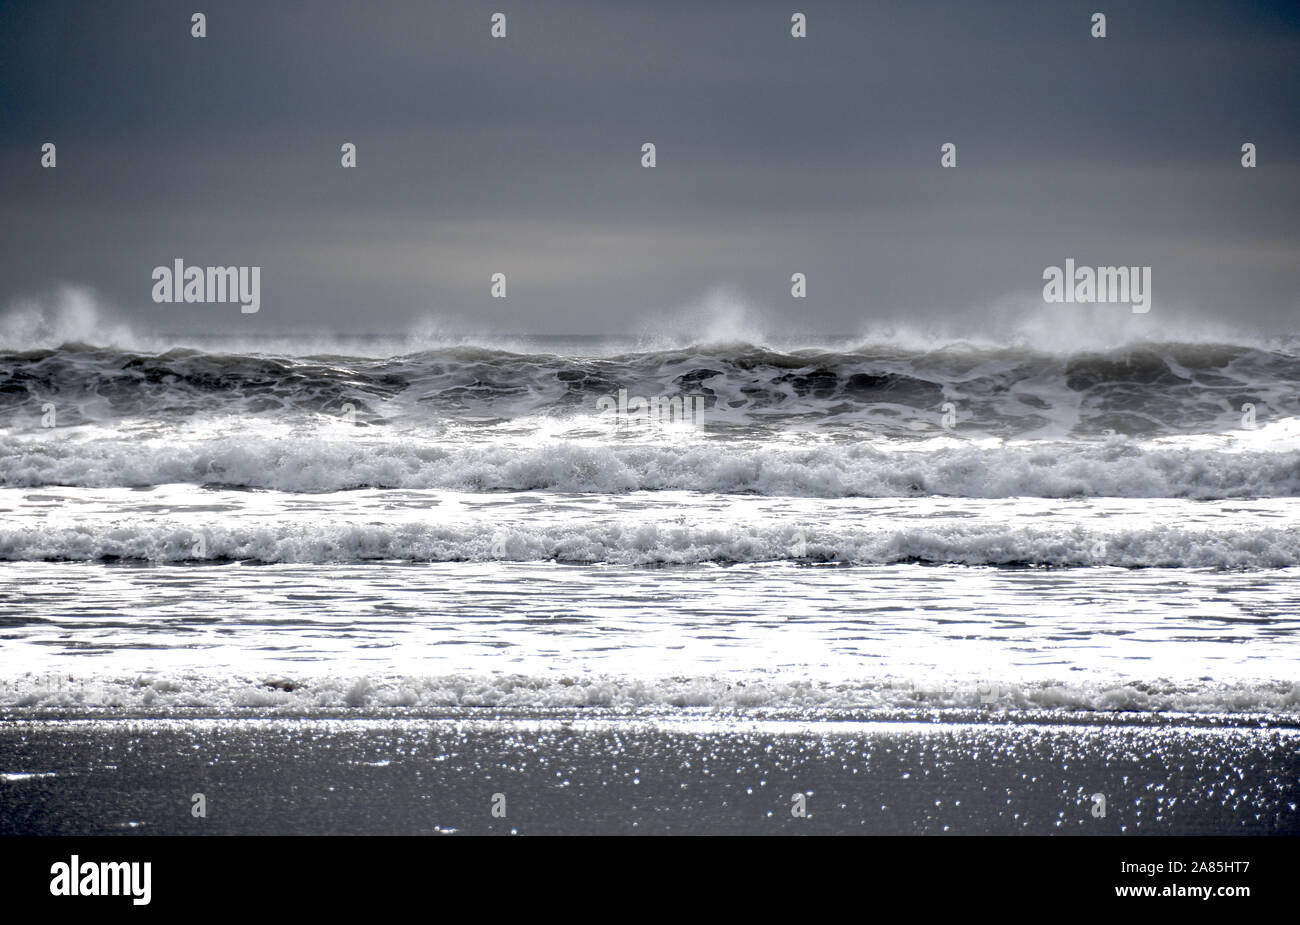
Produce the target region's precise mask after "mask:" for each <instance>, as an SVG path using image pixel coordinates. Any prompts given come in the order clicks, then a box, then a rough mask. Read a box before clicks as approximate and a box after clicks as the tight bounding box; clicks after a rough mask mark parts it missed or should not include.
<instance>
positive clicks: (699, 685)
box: [0, 672, 1300, 716]
mask: <svg viewBox="0 0 1300 925" xmlns="http://www.w3.org/2000/svg"><path fill="white" fill-rule="evenodd" d="M465 707H481V708H494V709H520V710H545V709H573V708H608V709H614V710H646V709H656V708H658V709H682V708H705V709H712V710H724V711H735V710H741V711H753V710H765V709H779V710H787V711H815V712H817V713H819V714H821V715H825V714H827V713H828V712H831V711H845V712H861V711H880V712H894V711H903V712H906V711H917V710H921V711H928V710H933V709H967V710H970V709H974V710H982V711H987V712H994V713H1000V712H1007V711H1012V712H1014V711H1032V710H1050V711H1082V712H1140V713H1156V712H1176V713H1271V714H1276V715H1283V716H1287V715H1291V716H1295V715H1300V684H1297V683H1295V682H1294V681H1286V680H1274V681H1258V682H1233V683H1216V682H1213V681H1204V682H1187V681H1170V680H1159V681H1145V680H1143V681H1131V682H1126V681H1124V680H1123V679H1104V680H1098V681H1078V680H1069V681H1065V680H1058V679H1048V680H1034V681H1028V682H1026V681H1022V680H1019V679H1014V678H1008V679H989V678H984V679H974V678H952V677H931V678H916V679H914V678H904V677H898V676H885V677H874V678H862V679H856V680H850V681H835V682H824V681H818V680H815V679H811V678H808V677H796V676H782V675H780V674H774V673H762V672H759V673H753V674H751V675H744V676H740V675H720V676H701V677H660V678H629V677H623V676H607V675H589V674H570V675H566V674H563V673H550V674H544V675H526V674H509V673H505V674H471V673H467V674H452V675H438V676H402V675H384V674H370V675H356V676H336V675H311V674H304V675H302V676H292V677H291V676H280V675H277V676H271V677H264V678H263V677H240V676H215V675H202V674H185V675H177V676H158V675H156V674H155V675H135V676H124V677H112V676H75V675H73V676H59V677H58V678H49V677H45V676H20V677H17V678H10V679H3V680H0V709H7V710H17V711H22V712H35V711H51V710H53V711H68V712H79V711H84V710H100V709H109V710H114V711H119V712H124V713H149V714H153V713H166V712H170V711H186V712H220V713H222V714H223V715H233V716H238V715H240V714H242V713H248V714H254V713H273V714H276V715H289V716H295V715H301V716H310V715H313V714H321V713H334V712H338V711H356V712H366V711H383V710H392V709H400V710H407V711H416V712H418V711H437V710H443V709H449V708H465Z"/></svg>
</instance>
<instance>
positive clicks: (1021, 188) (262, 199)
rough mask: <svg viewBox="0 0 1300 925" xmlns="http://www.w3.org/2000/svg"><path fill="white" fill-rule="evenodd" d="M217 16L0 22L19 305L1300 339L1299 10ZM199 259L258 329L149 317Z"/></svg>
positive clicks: (898, 5)
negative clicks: (44, 160) (1054, 325)
mask: <svg viewBox="0 0 1300 925" xmlns="http://www.w3.org/2000/svg"><path fill="white" fill-rule="evenodd" d="M192 6H195V7H197V8H199V9H201V10H202V11H203V12H204V13H206V15H207V17H208V37H207V38H205V39H193V38H191V37H190V35H189V14H190V12H191V10H190V8H187V7H180V6H177V5H176V4H174V3H125V4H97V3H85V4H80V3H39V4H37V3H33V4H9V5H7V6H4V7H0V93H3V98H2V99H3V112H4V131H3V135H2V136H0V213H2V214H3V219H4V224H3V235H4V237H3V257H0V270H2V271H3V277H2V278H3V285H2V287H0V297H3V298H4V299H5V300H6V301H8V300H9V299H11V298H14V297H17V296H22V295H27V294H32V293H39V292H41V291H44V290H46V289H48V288H49V287H50V286H52V285H53V284H55V283H57V282H64V281H66V282H74V283H80V284H85V285H89V286H91V287H93V288H94V289H95V290H96V291H97V292H98V293H100V294H101V295H102V296H103V297H104V298H105V299H107V300H108V301H109V302H110V303H112V304H114V305H116V306H118V307H119V308H120V309H121V310H122V311H123V312H125V313H127V314H128V315H130V316H132V317H135V318H137V319H140V320H141V321H144V322H148V323H149V324H153V325H161V326H164V327H167V328H170V329H178V330H179V329H186V328H190V329H201V330H214V329H222V328H225V327H230V328H238V329H240V330H256V329H273V330H284V329H297V330H314V329H325V330H336V329H337V330H381V329H402V328H404V327H406V326H407V325H408V324H409V323H410V322H411V321H412V319H414V318H417V317H420V316H423V315H429V314H432V315H436V316H441V317H446V318H448V319H450V320H451V321H453V322H457V323H461V324H465V325H469V326H471V327H480V328H495V329H503V330H512V331H529V330H534V331H571V332H576V331H595V332H607V331H622V330H637V329H639V328H641V327H643V326H644V323H645V321H646V319H647V318H648V317H652V316H656V315H662V314H664V313H668V314H670V315H671V314H672V313H673V312H675V311H677V310H679V309H681V308H682V307H683V306H687V305H690V304H692V303H695V302H698V301H699V300H700V299H701V297H702V296H703V295H704V293H706V292H707V291H708V290H710V289H711V288H712V287H714V286H718V285H727V286H730V287H733V288H734V290H735V291H736V292H738V293H740V294H742V295H743V296H745V297H747V298H748V299H749V300H752V301H753V303H755V305H756V306H757V310H762V309H764V308H765V309H767V317H768V318H769V320H770V321H771V322H772V323H773V325H774V326H777V327H780V326H783V325H785V326H791V327H796V328H797V329H801V330H809V329H819V330H823V331H828V332H852V331H855V330H860V329H861V328H862V327H863V326H865V325H867V324H869V323H872V322H885V323H888V322H891V321H897V320H912V321H915V320H918V319H922V320H924V319H927V318H935V319H939V318H946V319H949V320H952V321H954V322H955V323H956V324H958V325H961V324H969V325H970V326H971V327H972V328H975V329H978V328H979V327H980V326H981V324H982V323H983V322H984V320H985V319H986V317H987V315H988V312H989V311H991V309H990V307H989V306H991V305H993V304H994V303H997V302H999V300H1004V299H1005V297H1007V296H1009V295H1013V294H1022V295H1024V294H1027V295H1028V296H1034V295H1035V294H1036V293H1037V292H1038V291H1039V290H1040V289H1041V285H1042V283H1041V280H1040V274H1041V272H1042V269H1043V267H1044V266H1047V265H1049V264H1058V263H1061V262H1062V261H1063V260H1064V258H1065V257H1075V258H1077V259H1078V260H1079V261H1080V262H1083V263H1095V264H1104V263H1126V264H1144V265H1152V266H1153V267H1154V271H1153V272H1154V278H1155V290H1156V310H1155V311H1153V313H1152V315H1151V316H1150V317H1149V318H1145V319H1143V321H1144V322H1145V323H1147V324H1148V325H1151V326H1152V327H1151V330H1152V331H1153V332H1155V333H1156V334H1157V336H1162V337H1176V336H1177V334H1178V326H1179V325H1183V324H1187V325H1191V324H1193V323H1194V321H1195V319H1196V317H1197V316H1198V315H1207V316H1211V317H1213V316H1216V315H1230V316H1231V318H1232V320H1233V322H1234V323H1239V324H1253V325H1256V326H1261V325H1262V326H1265V327H1270V328H1294V323H1293V322H1294V318H1295V314H1296V311H1297V308H1298V307H1300V303H1298V301H1297V283H1300V271H1298V270H1297V264H1298V263H1300V261H1297V259H1296V258H1297V256H1300V246H1298V245H1300V236H1298V235H1297V230H1296V222H1295V219H1296V216H1297V215H1300V160H1298V159H1297V156H1296V152H1297V146H1298V145H1300V132H1298V131H1297V120H1296V118H1295V115H1294V107H1295V100H1296V98H1297V90H1300V14H1297V9H1296V7H1294V6H1286V5H1279V4H1264V3H1260V4H1244V3H1227V2H1225V3H1187V2H1180V3H1151V2H1147V3H1131V2H1126V3H1118V4H1111V3H1096V2H1091V0H1090V2H1089V3H1087V4H1084V3H1075V2H1061V3H1037V2H1023V3H1021V2H1015V3H990V4H974V3H969V2H954V3H939V2H916V3H903V2H890V3H879V4H866V3H800V2H795V3H790V2H785V3H780V4H778V3H763V2H734V3H721V2H714V3H707V2H704V3H700V2H692V3H678V2H659V3H649V2H647V3H633V2H621V3H617V2H615V3H611V2H602V3H577V2H529V3H527V4H510V3H495V2H494V3H492V4H481V3H451V4H434V3H366V4H359V3H350V4H334V3H306V2H304V3H264V2H257V3H232V2H224V0H223V2H214V3H209V2H206V0H202V2H198V3H196V4H193V5H192ZM512 7H517V8H513V9H512ZM1096 8H1101V9H1103V11H1104V12H1105V13H1106V14H1107V16H1108V32H1109V35H1108V37H1107V38H1105V39H1093V38H1092V37H1091V36H1090V35H1089V18H1090V16H1091V13H1092V12H1093V10H1094V9H1096ZM498 9H500V10H502V11H503V12H505V13H506V14H507V16H508V17H509V19H508V22H509V35H508V37H507V38H505V39H502V40H493V39H491V38H490V37H489V35H488V24H489V23H488V20H489V16H490V14H491V13H492V12H494V11H495V10H498ZM794 9H799V10H801V11H803V12H805V13H807V15H808V21H809V38H807V39H804V40H795V39H792V38H790V36H789V19H790V13H791V11H792V10H794ZM45 141H55V142H57V144H58V146H59V148H58V153H59V165H58V167H57V168H56V169H54V170H42V169H41V168H40V167H39V164H38V157H39V149H40V145H41V143H42V142H45ZM344 141H352V142H355V143H356V144H357V145H358V151H359V154H358V160H359V166H358V168H357V169H356V170H344V169H342V168H341V167H340V166H339V160H338V158H339V145H340V144H341V143H342V142H344ZM645 141H653V142H655V143H656V145H657V146H658V156H659V166H657V167H656V168H655V169H654V170H644V169H642V168H641V167H640V166H639V160H640V146H641V144H642V142H645ZM945 141H952V142H955V143H956V144H957V145H958V155H959V166H958V168H957V169H955V170H941V169H940V168H939V166H938V158H939V145H940V144H941V143H942V142H945ZM1243 141H1252V142H1254V143H1256V144H1257V145H1258V146H1259V156H1260V167H1259V168H1257V169H1255V170H1254V171H1250V170H1244V169H1242V168H1241V167H1240V166H1239V165H1238V159H1239V157H1240V145H1241V143H1242V142H1243ZM174 257H184V258H185V259H187V260H188V261H190V262H192V263H221V264H253V265H261V266H263V268H264V269H263V306H264V307H263V311H262V312H261V313H259V314H258V315H255V316H247V317H238V315H237V314H236V315H230V314H228V313H226V312H225V311H224V309H223V308H222V307H219V306H211V305H199V306H195V305H190V306H176V305H161V306H159V305H154V304H153V303H152V302H151V301H150V300H149V291H150V286H151V280H150V276H149V274H150V270H151V269H152V267H154V266H155V265H157V264H164V263H170V261H171V259H172V258H174ZM497 270H501V271H503V272H506V273H507V274H508V276H509V280H510V297H509V299H507V300H505V301H494V300H490V299H489V298H488V276H489V275H490V274H491V273H492V272H495V271H497ZM795 270H800V271H803V272H806V273H808V274H809V280H810V292H809V299H808V300H807V301H806V302H802V303H793V302H792V300H791V299H790V298H789V277H790V273H791V272H794V271H795ZM796 307H797V311H796V310H795V309H796ZM700 311H702V309H698V310H696V312H695V313H694V314H693V315H690V314H688V317H692V318H695V319H696V320H699V319H698V316H699V312H700ZM794 318H797V324H795V323H794V321H793V320H792V319H794Z"/></svg>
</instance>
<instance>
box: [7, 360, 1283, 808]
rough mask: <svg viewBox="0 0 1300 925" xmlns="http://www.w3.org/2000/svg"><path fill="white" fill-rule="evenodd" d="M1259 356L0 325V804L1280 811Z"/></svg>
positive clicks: (1276, 649) (1273, 527)
mask: <svg viewBox="0 0 1300 925" xmlns="http://www.w3.org/2000/svg"><path fill="white" fill-rule="evenodd" d="M1297 384H1300V350H1297V349H1296V348H1295V346H1294V345H1290V346H1288V345H1283V344H1266V343H1255V344H1244V343H1243V344H1233V343H1133V344H1128V345H1126V346H1122V347H1113V348H1110V349H1105V350H1090V351H1082V350H1081V351H1077V352H1061V351H1056V352H1047V351H1042V350H1035V349H1031V348H1027V347H1018V346H997V345H988V344H984V345H975V344H968V343H950V344H944V345H941V346H934V347H927V348H924V349H921V348H918V347H916V346H915V345H902V344H898V343H888V342H885V343H871V342H867V343H856V342H853V341H850V340H844V341H842V342H838V343H834V344H831V345H826V344H820V345H817V346H800V345H799V344H798V343H781V344H777V345H773V344H766V345H757V344H749V343H720V344H709V345H690V346H681V345H672V344H667V345H665V344H649V345H647V344H646V343H643V342H638V341H635V340H630V339H618V338H595V337H588V338H538V337H533V338H523V337H520V338H496V339H486V338H485V339H481V340H478V341H474V340H469V339H466V340H464V341H462V342H456V343H442V344H435V345H431V346H430V345H422V346H419V347H418V349H417V348H415V347H413V346H412V345H410V344H404V343H401V342H391V341H387V340H385V339H382V338H358V339H354V340H352V341H347V342H344V341H335V342H331V343H314V344H303V343H297V344H295V343H292V342H289V341H287V340H281V341H267V342H264V343H256V344H250V343H248V342H244V343H238V344H235V343H221V342H217V341H207V342H202V341H187V342H186V343H185V345H184V346H175V345H161V344H155V345H150V346H148V348H147V349H146V348H145V347H142V346H141V345H138V344H137V345H132V346H130V347H129V348H123V347H109V346H95V345H91V344H84V343H65V344H62V345H59V346H42V347H39V348H35V347H34V348H31V349H22V350H14V349H11V350H8V351H6V352H4V353H3V354H0V512H3V519H0V647H2V650H3V660H2V667H0V715H2V716H3V722H0V799H2V801H3V803H4V805H5V806H6V807H7V809H6V811H5V812H4V813H3V814H0V830H3V831H6V832H18V833H39V832H111V831H122V830H144V831H158V832H176V831H190V830H192V829H191V828H189V827H191V826H193V825H194V824H195V822H196V817H193V816H192V815H191V814H190V813H189V812H188V809H189V805H190V804H189V802H188V800H189V795H190V790H192V789H200V788H201V787H203V786H204V781H207V784H206V787H207V788H208V789H209V790H211V789H214V788H217V789H219V788H225V789H224V791H223V792H224V793H225V795H226V799H227V800H228V805H230V806H238V807H240V809H239V811H238V812H237V813H226V814H222V815H221V817H220V821H215V822H213V823H212V826H213V830H220V831H229V832H308V831H309V832H335V831H349V832H394V831H412V832H426V831H428V832H433V831H459V832H475V831H484V832H487V831H503V832H507V831H509V832H525V833H526V832H558V831H579V832H621V831H663V832H682V831H692V832H693V831H699V832H718V831H726V832H761V831H789V830H791V829H792V827H793V828H796V829H797V827H799V826H801V825H803V826H805V829H806V830H807V831H824V832H898V833H913V832H927V833H928V832H934V833H941V832H966V833H972V834H973V833H981V832H982V833H988V832H1002V833H1012V832H1058V831H1086V832H1089V833H1102V832H1104V833H1108V834H1111V833H1119V832H1159V833H1185V832H1195V833H1206V832H1210V833H1221V832H1223V833H1226V832H1260V833H1281V832H1289V833H1296V832H1300V823H1298V822H1297V813H1296V806H1297V802H1298V801H1300V752H1298V751H1297V744H1298V743H1300V738H1297V736H1298V735H1300V673H1298V672H1297V664H1298V659H1297V656H1298V655H1300V648H1298V646H1297V634H1298V633H1300V583H1297V578H1300V517H1298V515H1300V388H1297ZM165 767H171V768H172V769H173V771H172V772H171V773H172V774H173V775H180V779H175V780H173V779H172V778H168V777H166V775H164V777H162V778H159V777H158V774H159V773H161V772H160V771H159V770H158V769H159V768H165ZM304 767H311V768H312V769H313V770H312V772H311V774H310V775H307V776H306V777H303V775H305V774H306V772H305V771H303V768H304ZM181 769H184V770H183V771H182V770H181ZM1071 769H1073V770H1071ZM356 775H360V776H356ZM383 775H389V777H387V778H384V777H383ZM494 775H495V776H494ZM160 780H162V781H170V782H169V783H167V785H166V786H163V785H162V784H161V783H160ZM304 780H307V781H309V783H302V781H304ZM634 780H635V783H633V781H634ZM331 781H332V782H331ZM435 781H436V782H437V785H436V786H435V785H434V782H435ZM494 781H495V782H494ZM643 781H644V784H643V783H642V782H643ZM190 782H192V783H193V786H190ZM173 784H174V787H173V786H172V785H173ZM169 787H171V788H172V789H174V790H176V792H177V793H179V792H180V790H181V789H183V790H184V791H185V798H184V800H183V801H180V802H178V801H179V800H180V798H179V797H176V796H175V795H174V794H172V793H171V790H169V789H168V788H169ZM313 787H315V788H317V789H319V794H317V793H316V792H315V791H314V790H312V791H311V795H310V797H309V796H308V795H307V791H309V790H311V788H313ZM376 788H377V789H376ZM575 788H577V790H575ZM584 788H585V789H584ZM578 790H580V791H581V792H582V799H577V798H576V797H575V796H574V794H575V793H576V792H577V791H578ZM480 791H481V793H480ZM498 792H499V793H502V794H506V795H507V796H508V795H510V794H520V795H521V796H520V797H519V800H518V801H516V802H515V804H514V805H515V806H516V807H520V806H522V807H524V808H522V809H514V810H512V813H513V815H511V816H508V817H506V816H498V815H493V814H492V813H490V812H489V797H490V796H493V795H495V794H497V793H498ZM440 793H441V794H442V797H441V798H439V797H438V794H440ZM124 794H125V795H124ZM131 794H134V795H135V796H134V797H132V796H130V795H131ZM453 794H459V796H454V798H453ZM799 794H803V799H804V800H805V801H806V805H805V807H804V808H805V813H804V815H800V814H799V813H798V812H797V809H798V803H799V800H796V799H795V797H797V796H798V795H799ZM1097 796H1101V797H1103V799H1102V800H1101V801H1098V800H1097V799H1096V797H1097ZM439 799H441V800H442V802H439ZM512 799H513V797H512ZM286 801H287V802H286ZM295 801H297V802H295ZM430 801H432V803H430ZM300 804H301V805H300ZM308 804H310V805H311V806H312V811H311V812H310V813H307V812H306V809H305V807H306V806H307V805H308ZM792 805H794V806H795V810H792V809H791V807H792ZM394 807H399V808H400V811H398V810H397V809H395V808H394ZM431 807H433V808H431ZM963 807H964V808H963ZM1099 807H1100V808H1101V812H1100V813H1098V809H1099ZM435 810H436V811H435ZM216 818H217V815H216V814H214V819H216Z"/></svg>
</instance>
